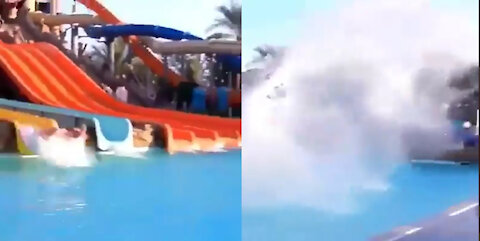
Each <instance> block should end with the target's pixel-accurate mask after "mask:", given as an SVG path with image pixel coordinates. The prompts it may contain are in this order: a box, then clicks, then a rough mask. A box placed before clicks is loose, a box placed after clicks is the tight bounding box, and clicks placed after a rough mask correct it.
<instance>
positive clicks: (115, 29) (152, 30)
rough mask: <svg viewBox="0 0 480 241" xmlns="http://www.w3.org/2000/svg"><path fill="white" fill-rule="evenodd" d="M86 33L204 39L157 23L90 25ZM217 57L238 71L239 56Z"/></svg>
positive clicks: (177, 39) (92, 34) (239, 67)
mask: <svg viewBox="0 0 480 241" xmlns="http://www.w3.org/2000/svg"><path fill="white" fill-rule="evenodd" d="M85 31H86V32H87V35H88V36H89V37H92V38H101V37H108V38H115V37H121V36H130V35H135V36H148V37H154V38H163V39H168V40H174V41H179V40H193V41H197V40H204V39H202V38H200V37H197V36H195V35H192V34H190V33H187V32H183V31H180V30H176V29H173V28H168V27H162V26H157V25H145V24H124V25H107V26H92V27H88V28H86V29H85ZM148 42H149V43H148V44H147V45H150V46H149V47H151V48H152V50H154V49H155V48H154V46H153V45H155V43H154V42H152V41H148ZM217 59H218V60H219V61H221V62H222V63H223V64H224V66H225V67H226V68H227V69H228V70H232V71H234V72H237V73H239V72H240V70H241V68H242V64H241V63H242V59H241V56H233V55H219V56H217Z"/></svg>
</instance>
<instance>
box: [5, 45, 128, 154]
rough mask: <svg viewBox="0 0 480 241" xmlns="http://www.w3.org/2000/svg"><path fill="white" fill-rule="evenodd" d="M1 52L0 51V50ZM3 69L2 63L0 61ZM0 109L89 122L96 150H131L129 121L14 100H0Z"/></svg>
mask: <svg viewBox="0 0 480 241" xmlns="http://www.w3.org/2000/svg"><path fill="white" fill-rule="evenodd" d="M0 52H1V50H0ZM0 66H1V67H3V62H1V61H0ZM0 107H2V108H6V109H12V108H13V109H17V110H24V111H32V112H37V113H42V112H43V113H48V114H56V115H62V116H69V117H72V118H80V119H85V120H89V121H90V122H92V123H93V125H94V127H95V135H96V139H97V148H98V149H99V150H102V151H112V150H118V149H120V150H133V149H134V143H133V127H132V123H131V122H130V120H128V119H125V118H117V117H111V116H104V115H96V114H90V113H85V112H81V111H76V110H72V109H66V108H56V107H51V106H46V105H36V104H32V103H25V102H20V101H14V100H6V99H0Z"/></svg>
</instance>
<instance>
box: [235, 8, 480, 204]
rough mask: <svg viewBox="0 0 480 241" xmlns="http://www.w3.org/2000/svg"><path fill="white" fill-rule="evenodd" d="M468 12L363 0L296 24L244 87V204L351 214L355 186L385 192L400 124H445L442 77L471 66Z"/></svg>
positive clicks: (434, 127) (474, 45)
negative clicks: (259, 75) (262, 77)
mask: <svg viewBox="0 0 480 241" xmlns="http://www.w3.org/2000/svg"><path fill="white" fill-rule="evenodd" d="M473 19H477V18H469V17H468V16H465V14H464V13H462V12H452V11H447V10H440V9H435V8H433V7H432V6H431V3H430V1H417V0H407V1H405V0H389V1H386V0H364V1H354V2H353V3H352V4H351V5H348V6H346V7H345V8H343V9H342V10H341V11H339V12H336V13H334V14H330V15H324V16H321V17H318V18H314V19H312V20H310V22H306V23H305V24H304V26H308V28H309V29H308V30H307V31H306V32H305V34H303V35H302V36H300V37H299V39H298V41H296V43H295V44H293V46H291V47H290V48H289V49H288V50H287V52H286V55H285V57H284V60H283V61H282V63H281V65H280V66H279V67H278V68H276V71H275V72H274V74H273V75H272V76H271V79H270V80H268V81H267V82H264V83H263V84H262V85H261V86H259V87H257V88H255V89H254V90H252V91H251V92H249V93H244V98H243V99H244V101H243V102H244V108H243V110H242V128H243V130H244V131H243V135H244V136H243V139H244V146H243V149H242V189H243V190H242V197H243V205H244V207H247V208H248V207H262V208H266V207H275V206H289V205H294V206H301V207H310V208H315V209H318V210H322V211H328V212H335V213H350V212H354V211H355V210H357V209H358V208H359V205H360V204H359V197H360V195H362V194H363V193H365V192H384V191H387V190H389V187H390V185H391V184H390V183H389V182H388V176H389V175H390V174H391V172H392V171H393V170H394V169H395V167H396V166H397V165H399V164H400V163H403V162H404V161H406V160H407V153H406V149H405V148H404V145H403V143H402V140H403V137H402V135H403V134H404V133H405V132H406V130H410V129H413V130H421V131H425V132H429V133H444V132H447V131H448V125H449V124H448V121H447V119H446V117H445V116H446V115H445V108H441V107H440V106H441V104H442V103H448V102H449V101H451V100H452V99H453V98H455V97H457V95H458V93H457V92H455V91H453V90H451V89H449V88H447V87H446V86H447V80H448V78H449V77H450V76H451V75H452V74H454V73H456V72H457V71H460V70H463V69H464V68H467V67H470V66H471V65H472V64H478V42H479V41H478V22H475V21H473ZM282 84H283V85H284V87H283V88H284V91H283V94H282V96H280V97H279V98H273V99H269V98H267V95H272V93H273V94H275V93H274V92H275V91H274V89H275V86H280V85H282ZM277 92H278V91H277ZM421 131H418V132H417V131H415V132H413V134H412V135H414V136H415V135H417V136H416V137H418V138H420V137H421V136H419V135H420V133H421ZM416 133H419V134H416ZM449 141H450V140H447V139H446V137H445V138H443V137H442V135H440V136H439V137H437V138H435V140H433V139H431V140H429V142H427V143H423V145H424V146H423V147H421V148H424V149H433V150H437V149H441V148H440V146H442V145H444V144H445V143H447V142H449Z"/></svg>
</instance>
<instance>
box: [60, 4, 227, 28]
mask: <svg viewBox="0 0 480 241" xmlns="http://www.w3.org/2000/svg"><path fill="white" fill-rule="evenodd" d="M100 2H102V3H103V4H104V5H105V6H106V7H107V8H108V9H109V10H110V11H111V12H112V13H113V14H115V15H116V16H117V17H118V18H119V19H121V20H122V21H123V22H125V23H135V24H154V25H161V26H164V27H171V28H175V29H178V30H181V31H185V32H190V33H192V34H194V35H197V36H199V37H206V36H207V34H206V31H205V30H206V29H207V28H208V26H210V25H211V24H212V23H213V22H214V20H215V18H217V17H219V14H218V12H217V10H216V8H217V7H218V6H220V5H222V4H225V3H229V1H228V0H199V1H196V0H175V1H167V0H134V1H133V0H130V1H127V0H102V1H100ZM72 3H73V0H59V4H60V7H59V8H60V11H61V12H63V13H65V14H70V13H72ZM132 3H135V4H132ZM77 13H90V14H95V13H94V12H92V11H89V10H87V9H86V8H85V7H84V6H83V5H82V4H80V3H78V4H77Z"/></svg>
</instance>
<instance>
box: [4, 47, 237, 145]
mask: <svg viewBox="0 0 480 241" xmlns="http://www.w3.org/2000/svg"><path fill="white" fill-rule="evenodd" d="M0 58H1V61H0V64H1V65H2V67H3V68H4V69H5V70H6V72H7V73H8V74H9V75H10V77H11V79H12V80H13V81H14V82H15V84H16V85H17V86H18V87H19V89H20V90H21V91H22V93H23V94H24V95H25V96H27V97H28V99H30V100H31V101H34V102H36V103H39V104H46V105H51V106H55V107H62V108H70V109H74V110H78V111H85V112H89V113H95V114H101V115H110V116H117V117H124V118H129V119H131V120H134V121H137V122H143V123H157V124H160V125H162V126H164V132H163V135H164V139H166V141H165V142H166V147H167V151H168V152H170V153H173V152H176V151H191V150H207V151H208V150H213V149H217V148H220V147H238V146H240V145H241V144H240V121H239V120H230V119H223V118H218V117H209V116H202V115H193V114H186V113H181V112H175V111H162V110H155V109H149V108H143V107H138V106H134V105H129V104H125V103H123V102H120V101H117V100H116V99H114V98H113V97H111V96H110V95H108V94H106V93H105V92H104V91H103V90H102V89H101V88H100V87H99V86H97V85H96V83H95V82H94V81H93V80H91V79H90V78H89V76H88V75H87V74H85V73H84V72H83V71H82V70H81V69H80V68H79V67H78V66H76V65H75V64H74V63H73V62H72V61H71V60H70V59H68V58H67V57H66V56H65V55H63V53H62V52H60V51H59V50H58V49H57V48H55V47H54V46H53V45H50V44H46V43H36V44H16V45H6V44H0Z"/></svg>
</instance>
